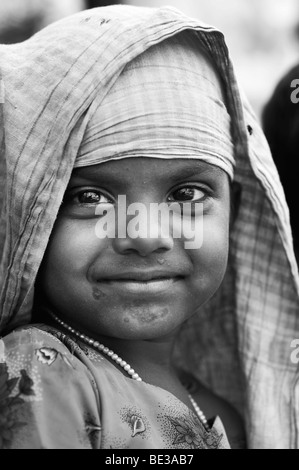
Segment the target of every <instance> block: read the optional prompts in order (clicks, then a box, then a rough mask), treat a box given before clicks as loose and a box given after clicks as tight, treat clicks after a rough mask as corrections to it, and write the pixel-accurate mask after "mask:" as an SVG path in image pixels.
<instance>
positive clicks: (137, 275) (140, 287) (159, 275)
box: [97, 271, 184, 294]
mask: <svg viewBox="0 0 299 470" xmlns="http://www.w3.org/2000/svg"><path fill="white" fill-rule="evenodd" d="M183 277H184V276H183V275H181V274H177V273H173V272H164V271H152V272H151V271H147V272H144V271H135V272H125V273H118V274H115V275H111V276H105V278H102V279H98V281H97V282H98V283H100V284H101V285H102V286H107V287H111V288H113V289H117V290H121V291H124V292H128V293H133V294H145V293H151V294H153V293H159V292H163V291H165V290H167V289H169V288H171V287H172V286H173V285H174V284H175V283H176V282H178V281H180V280H182V279H183Z"/></svg>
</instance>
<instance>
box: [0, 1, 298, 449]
mask: <svg viewBox="0 0 299 470" xmlns="http://www.w3.org/2000/svg"><path fill="white" fill-rule="evenodd" d="M182 31H188V32H189V34H190V35H192V36H193V37H194V40H195V41H198V45H199V47H200V49H204V51H205V53H206V54H207V56H208V57H210V58H211V60H212V61H213V63H214V64H215V69H217V73H218V74H219V76H220V77H221V81H222V83H223V89H224V93H225V98H226V106H227V110H228V113H229V115H230V117H231V135H232V140H233V143H234V159H235V168H234V180H235V181H236V182H238V183H239V185H240V186H241V188H242V195H241V202H240V207H239V211H238V214H237V217H236V220H235V222H234V225H233V227H232V230H231V235H230V260H229V266H228V270H227V274H226V276H225V279H224V281H223V284H222V286H221V288H220V289H219V290H218V292H217V294H216V295H215V296H214V297H213V299H212V300H211V301H209V302H208V303H207V304H206V305H205V307H204V308H203V309H202V311H201V314H200V315H199V316H195V317H194V318H193V319H192V321H190V322H189V323H188V324H186V327H185V328H184V330H183V331H182V333H181V338H180V342H179V344H178V348H177V351H176V359H177V361H178V363H179V364H181V365H183V366H184V367H185V368H186V369H187V370H190V371H191V372H192V373H193V374H195V375H196V376H198V377H199V378H200V380H202V381H204V382H205V383H206V385H207V386H208V387H210V388H212V390H214V391H215V392H216V393H217V394H218V395H220V396H222V397H223V398H226V399H227V400H229V401H230V402H231V403H232V404H234V405H236V406H237V407H239V409H240V410H241V411H242V412H243V414H244V416H245V419H246V428H247V437H248V445H249V447H250V448H298V447H299V423H298V416H299V413H298V411H299V410H298V403H299V399H298V393H299V391H298V390H299V388H298V387H299V384H298V372H297V365H296V364H293V363H292V361H291V360H290V355H291V349H290V343H291V341H292V339H294V338H296V337H297V338H299V316H298V307H299V301H298V295H299V283H298V271H297V266H296V262H295V257H294V253H293V248H292V238H291V230H290V223H289V213H288V209H287V206H286V202H285V197H284V193H283V190H282V187H281V184H280V181H279V178H278V174H277V171H276V169H275V166H274V164H273V161H272V158H271V155H270V152H269V148H268V145H267V143H266V141H265V138H264V136H263V134H262V132H261V129H260V127H259V125H258V123H257V121H256V119H255V117H254V114H253V113H252V111H251V108H250V107H249V105H248V104H247V101H246V99H245V98H244V97H242V96H241V92H240V90H239V87H238V85H237V82H236V78H235V75H234V72H233V68H232V65H231V61H230V58H229V54H228V50H227V47H226V45H225V41H224V38H223V35H222V34H221V33H220V32H219V31H217V30H215V29H214V28H212V27H209V26H207V25H205V24H202V23H201V22H200V21H198V20H196V19H192V18H188V17H186V16H184V15H183V14H182V13H181V12H179V11H177V10H176V9H173V8H170V7H165V8H161V9H157V10H156V9H150V8H148V9H147V8H145V9H144V8H136V7H129V6H114V7H107V8H99V9H93V10H89V11H84V12H81V13H79V14H77V15H74V16H72V17H69V18H67V19H64V20H61V21H60V22H57V23H55V24H53V25H51V26H49V27H47V28H46V29H44V30H43V31H41V32H40V33H38V34H37V35H35V36H33V37H32V38H31V39H30V40H28V41H26V42H24V43H20V44H16V45H11V46H0V70H1V78H0V80H1V82H2V83H1V87H0V90H1V96H0V119H1V125H0V139H1V147H0V148H1V157H0V177H1V183H0V188H1V191H0V194H1V196H0V214H1V217H0V250H1V251H0V308H1V320H0V329H1V331H2V332H5V331H8V329H9V328H13V327H15V326H18V325H23V324H28V323H29V322H30V320H31V312H32V304H33V298H34V285H35V278H36V274H37V271H38V268H39V266H40V263H41V260H42V258H43V255H44V253H45V250H46V247H47V244H48V241H49V237H50V235H51V231H52V228H53V225H54V222H55V219H56V217H57V213H58V211H59V207H60V204H61V202H62V198H63V195H64V192H65V189H66V187H67V184H68V181H69V178H70V175H71V172H72V169H73V167H74V165H75V162H76V157H77V155H78V152H79V149H80V147H81V142H82V139H83V137H84V136H85V138H86V136H87V135H88V133H87V132H88V131H87V126H88V123H89V122H90V120H91V117H92V116H93V115H94V112H95V109H94V107H95V108H96V106H93V103H94V102H95V100H97V101H98V103H100V102H101V101H103V100H104V99H105V97H106V96H107V94H108V92H109V90H110V89H112V87H113V85H114V84H115V83H116V81H117V79H118V77H119V76H120V75H121V73H122V71H123V70H124V68H125V67H126V66H127V65H128V64H129V63H130V62H132V61H133V60H134V59H136V58H137V57H138V56H140V55H141V54H142V53H143V52H145V51H146V50H148V49H149V48H150V47H151V46H154V45H158V44H159V43H161V42H163V41H165V40H166V39H168V38H171V37H174V36H176V35H177V34H178V33H181V32H182ZM86 133H87V134H86ZM82 148H83V147H82ZM82 148H81V150H80V151H82ZM191 345H192V347H191Z"/></svg>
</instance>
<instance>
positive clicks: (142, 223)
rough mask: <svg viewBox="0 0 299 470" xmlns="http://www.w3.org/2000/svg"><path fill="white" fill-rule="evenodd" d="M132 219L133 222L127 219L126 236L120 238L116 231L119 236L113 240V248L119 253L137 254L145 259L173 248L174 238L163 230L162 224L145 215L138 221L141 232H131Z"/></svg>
mask: <svg viewBox="0 0 299 470" xmlns="http://www.w3.org/2000/svg"><path fill="white" fill-rule="evenodd" d="M130 219H131V220H132V218H131V217H128V218H127V227H126V231H125V233H126V236H122V237H119V236H118V234H119V231H116V232H117V235H116V238H115V239H114V240H113V246H114V249H115V251H116V252H117V253H121V254H126V253H130V252H136V253H138V254H139V255H140V256H144V257H145V256H149V255H150V254H152V253H155V252H157V253H162V252H165V251H169V250H171V249H172V248H173V245H174V243H173V238H172V236H171V235H170V233H169V230H165V227H164V228H163V223H162V224H161V223H159V221H156V220H155V219H154V220H153V219H152V218H150V219H149V218H148V216H147V215H146V214H144V217H142V216H140V217H139V220H138V227H139V230H140V231H136V230H130ZM147 224H149V225H150V226H149V225H147ZM123 235H124V234H123Z"/></svg>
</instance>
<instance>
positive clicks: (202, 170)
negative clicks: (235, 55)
mask: <svg viewBox="0 0 299 470" xmlns="http://www.w3.org/2000/svg"><path fill="white" fill-rule="evenodd" d="M223 173H224V171H223V170H221V169H220V168H218V167H216V166H214V165H211V164H209V163H207V162H201V161H198V160H197V161H194V162H190V163H187V164H186V163H184V164H183V165H175V168H174V167H173V166H172V165H171V164H170V165H169V168H167V173H166V172H164V171H162V172H161V179H164V178H165V176H167V179H173V180H175V179H188V178H191V177H196V176H210V177H220V176H221V175H223ZM122 176H123V175H122ZM71 179H80V180H89V181H91V180H92V181H99V180H104V181H105V182H107V183H108V182H109V183H110V182H111V183H117V182H119V179H120V176H119V174H117V173H116V172H114V171H111V170H110V171H109V172H106V171H105V170H104V171H103V172H102V171H100V170H98V169H97V170H96V171H95V169H94V167H93V166H91V167H84V168H80V169H76V170H74V172H73V174H72V176H71Z"/></svg>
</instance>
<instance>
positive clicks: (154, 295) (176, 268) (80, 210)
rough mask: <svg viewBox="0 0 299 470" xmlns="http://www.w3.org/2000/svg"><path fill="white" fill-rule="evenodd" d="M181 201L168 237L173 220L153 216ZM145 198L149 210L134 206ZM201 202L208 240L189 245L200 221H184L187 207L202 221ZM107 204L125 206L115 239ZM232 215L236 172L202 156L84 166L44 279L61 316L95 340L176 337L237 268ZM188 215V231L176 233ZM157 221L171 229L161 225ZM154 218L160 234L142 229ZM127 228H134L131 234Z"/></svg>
mask: <svg viewBox="0 0 299 470" xmlns="http://www.w3.org/2000/svg"><path fill="white" fill-rule="evenodd" d="M119 196H122V198H120V199H119ZM124 196H125V198H124ZM120 201H122V206H123V204H124V201H125V204H126V206H125V209H127V212H126V211H125V212H124V211H123V209H124V207H122V211H121V207H120ZM174 202H176V203H179V204H176V208H177V211H176V213H175V215H174V216H173V218H171V217H170V219H169V220H170V222H169V224H170V225H171V227H168V228H169V233H168V234H167V235H169V236H167V235H165V233H164V232H165V223H164V222H165V220H164V222H163V221H161V220H158V219H157V220H156V219H155V218H153V217H149V215H148V214H149V210H150V207H151V206H150V205H151V204H153V203H158V204H161V203H166V204H167V206H168V205H170V204H171V203H174ZM135 203H139V205H138V206H135V208H136V207H138V208H139V212H135V213H134V210H133V209H134V206H132V204H135ZM195 203H200V205H199V206H198V207H202V209H203V212H202V214H201V215H197V216H196V219H197V223H199V224H200V225H201V226H202V230H203V232H202V234H203V243H202V245H201V246H200V247H194V246H193V247H192V248H191V249H190V248H189V249H188V248H187V247H186V244H185V242H190V239H189V238H188V239H187V238H186V236H187V235H186V230H185V227H184V224H186V223H188V226H190V220H188V221H187V222H186V220H187V219H186V220H184V221H183V217H181V215H180V211H179V210H178V208H182V209H183V207H187V205H188V206H189V211H190V207H191V211H190V214H191V219H192V221H193V222H195V220H194V219H195ZM141 205H142V207H141ZM140 207H141V209H142V208H144V210H141V209H140ZM102 209H106V210H107V211H108V212H107V214H110V215H111V214H114V211H115V214H116V224H115V232H116V234H115V235H116V236H115V237H114V238H113V236H112V238H109V237H107V236H104V233H105V230H107V229H108V225H109V224H103V223H102V222H103V220H104V217H106V219H105V220H108V219H107V215H105V213H104V214H103V210H102ZM100 213H101V214H102V216H99V214H100ZM136 216H138V217H137V219H136ZM198 218H199V220H198ZM112 219H113V220H115V218H114V217H112ZM112 219H111V218H110V219H109V220H112ZM229 220H230V184H229V178H228V176H227V175H226V173H225V172H224V171H222V170H220V169H219V168H217V167H215V166H212V165H209V164H207V163H205V162H202V161H199V160H185V159H184V160H183V159H178V160H171V161H167V160H161V159H154V158H128V159H124V160H119V161H110V162H106V163H102V164H99V165H95V166H90V167H83V168H78V169H75V170H74V171H73V174H72V178H71V180H70V183H69V186H68V188H67V191H66V194H65V198H64V201H63V203H62V206H61V209H60V212H59V215H58V218H57V221H56V223H55V226H54V229H53V232H52V235H51V239H50V242H49V245H48V248H47V251H46V253H45V257H44V260H43V263H42V266H41V269H40V273H39V286H40V287H41V289H42V292H43V294H44V296H45V298H46V300H47V302H48V303H49V305H50V306H51V307H52V308H53V309H54V311H55V312H56V313H57V315H58V316H60V318H62V319H64V320H65V321H66V322H68V323H70V324H72V325H73V326H74V327H75V328H77V329H79V330H80V331H82V332H85V333H86V334H89V335H90V336H92V337H94V338H95V337H98V338H101V337H111V338H119V339H135V340H142V339H144V340H145V339H147V340H150V339H158V338H162V337H167V336H171V335H172V334H175V333H176V331H177V329H178V327H179V326H180V325H181V324H182V323H183V322H185V321H186V320H187V319H188V318H189V317H191V316H192V315H193V314H194V313H195V312H196V311H197V310H198V309H199V308H200V307H201V306H202V305H203V304H204V303H205V302H207V301H208V300H209V299H210V298H211V296H212V295H213V294H214V293H215V292H216V291H217V289H218V287H219V286H220V284H221V282H222V280H223V277H224V274H225V271H226V266H227V257H228V240H229ZM130 222H131V226H130ZM162 222H163V223H164V225H163V223H162ZM179 222H180V223H182V225H181V227H182V231H181V232H182V233H181V236H180V237H177V235H175V236H172V235H173V230H172V229H173V226H174V225H177V224H178V223H179ZM146 224H148V225H146ZM149 224H151V226H150V225H149ZM153 224H154V225H156V227H154V228H157V227H158V228H160V229H161V227H164V228H162V229H161V230H160V231H159V230H152V228H153ZM124 225H125V226H126V227H124ZM144 225H145V226H147V228H148V227H149V228H150V231H149V232H147V233H150V236H145V237H144V236H143V237H140V236H137V238H136V236H134V233H136V230H137V232H138V230H140V229H141V228H142V226H144ZM129 226H130V230H131V231H130V230H129ZM110 228H111V227H110ZM126 228H127V229H128V232H129V235H128V234H127V236H125V237H124V233H125V235H126V232H124V230H125V229H126ZM132 229H134V230H135V232H134V230H133V232H134V233H133V232H132ZM163 231H164V232H163ZM112 232H113V230H112ZM166 232H167V231H166ZM138 233H140V232H138ZM110 236H111V231H110ZM188 237H190V234H189V235H188Z"/></svg>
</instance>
